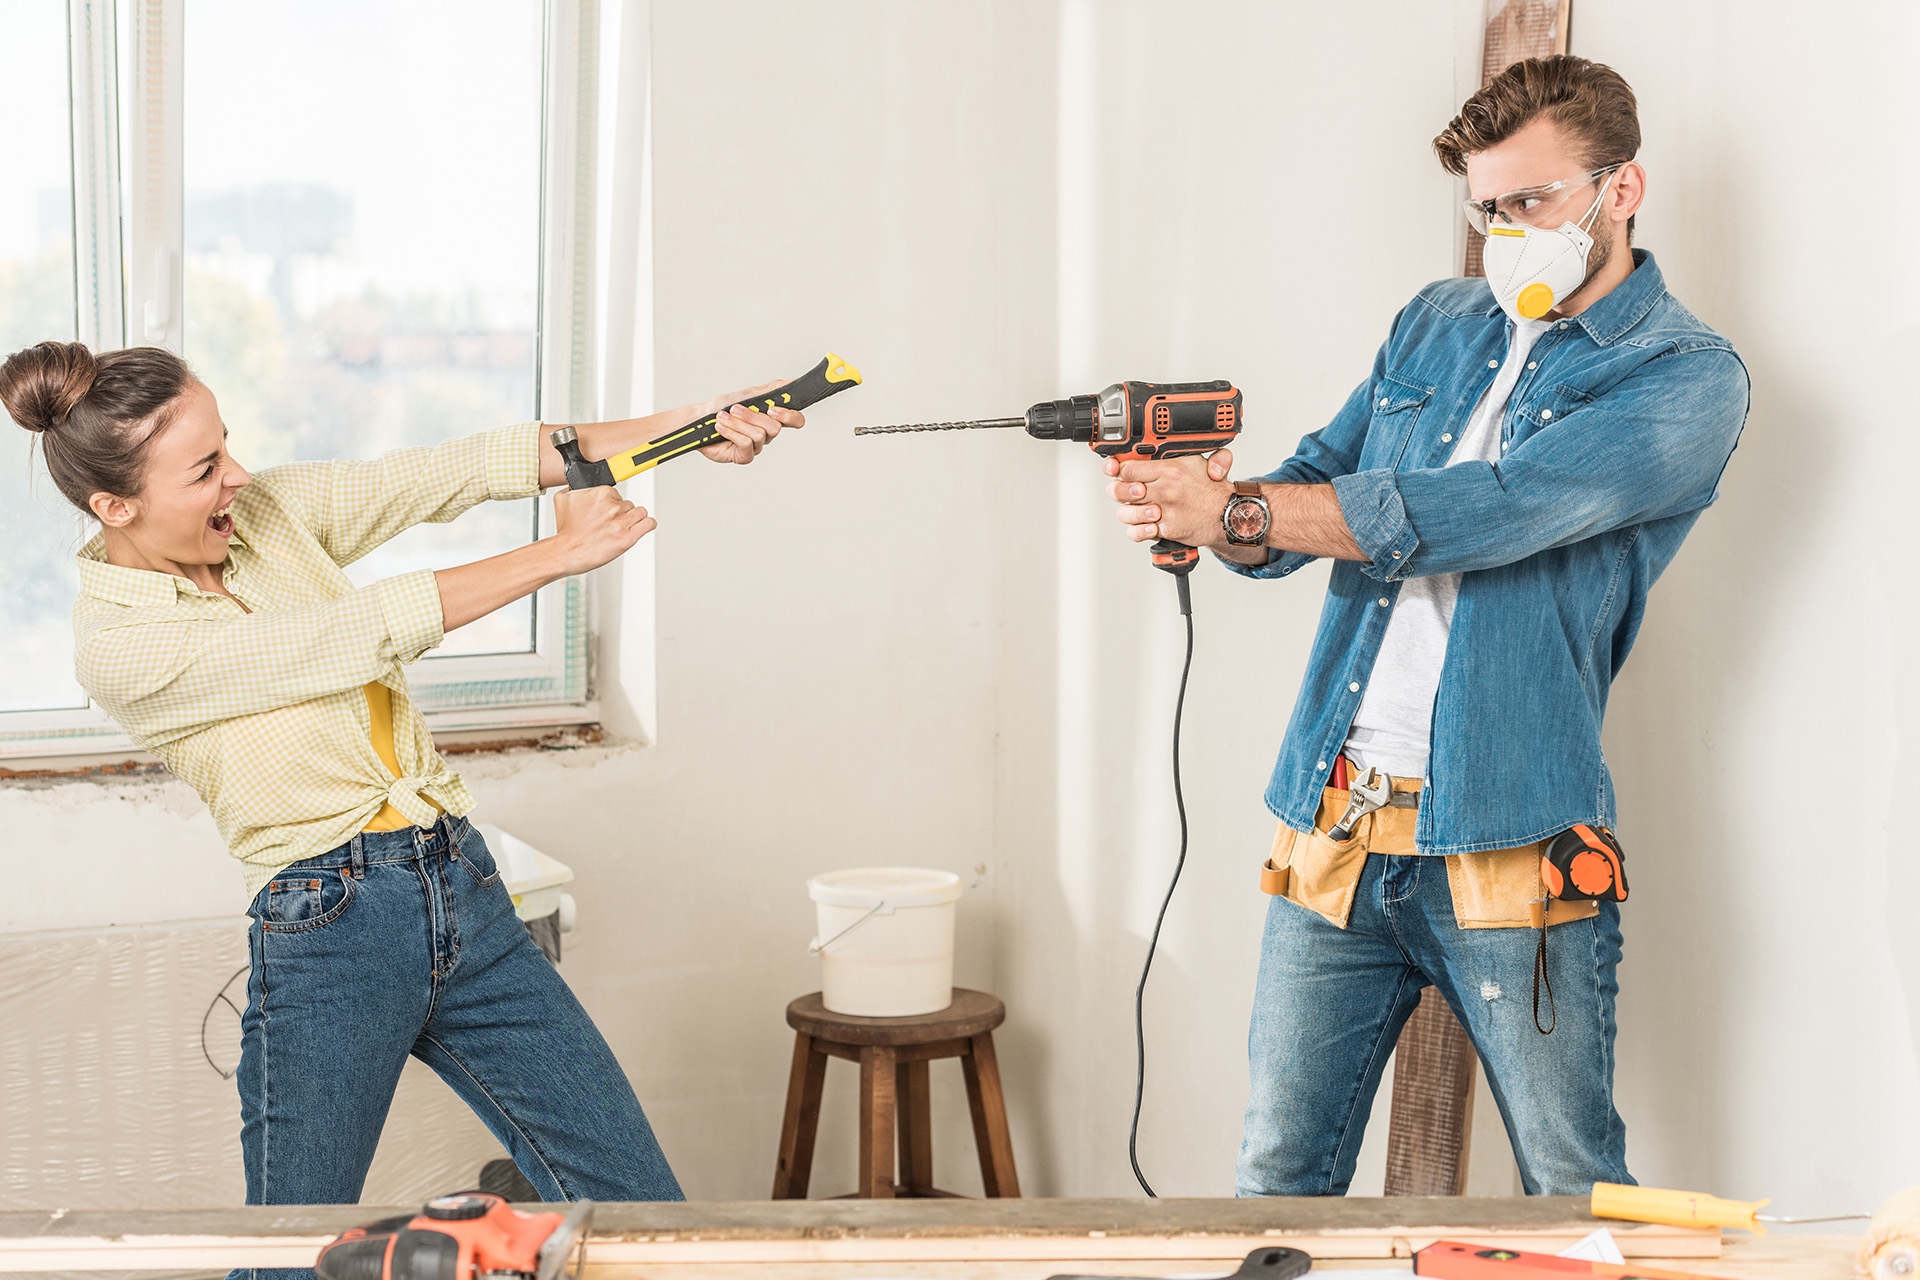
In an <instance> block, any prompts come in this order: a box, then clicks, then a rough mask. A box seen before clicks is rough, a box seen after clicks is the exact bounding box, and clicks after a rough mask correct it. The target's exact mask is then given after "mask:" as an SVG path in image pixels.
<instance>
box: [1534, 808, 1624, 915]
mask: <svg viewBox="0 0 1920 1280" xmlns="http://www.w3.org/2000/svg"><path fill="white" fill-rule="evenodd" d="M1540 883H1541V884H1543V885H1545V886H1546V889H1547V895H1548V896H1549V897H1554V898H1560V899H1562V900H1564V901H1568V902H1625V901H1626V900H1627V866H1626V854H1624V853H1622V852H1621V850H1620V842H1619V841H1618V840H1615V839H1614V838H1613V832H1611V831H1609V830H1607V829H1606V828H1605V827H1590V826H1588V825H1587V824H1586V823H1584V822H1582V823H1577V824H1575V825H1574V826H1571V827H1568V828H1567V829H1566V830H1565V831H1562V832H1561V833H1560V834H1559V835H1557V836H1555V837H1554V838H1553V839H1552V840H1549V841H1548V842H1547V848H1546V851H1545V852H1544V853H1542V854H1541V855H1540Z"/></svg>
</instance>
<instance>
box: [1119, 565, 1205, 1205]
mask: <svg viewBox="0 0 1920 1280" xmlns="http://www.w3.org/2000/svg"><path fill="white" fill-rule="evenodd" d="M1177 581H1178V582H1179V583H1180V612H1181V613H1182V614H1184V615H1185V616H1186V619H1187V657H1186V661H1184V662H1182V663H1181V664H1180V696H1179V697H1178V699H1176V700H1175V702H1174V704H1173V804H1174V808H1176V809H1178V810H1179V811H1180V857H1179V858H1178V859H1177V860H1176V861H1175V862H1174V864H1173V879H1172V880H1170V881H1168V882H1167V896H1166V897H1164V898H1162V899H1161V900H1160V914H1159V915H1157V916H1155V917H1154V919H1153V936H1152V937H1151V938H1149V939H1148V940H1147V959H1146V963H1145V964H1143V965H1141V966H1140V985H1139V986H1138V987H1136V988H1135V989H1134V992H1133V1042H1134V1050H1135V1058H1134V1061H1135V1063H1136V1067H1135V1071H1134V1077H1133V1127H1132V1128H1131V1129H1130V1130H1129V1131H1128V1133H1127V1160H1128V1161H1129V1162H1130V1163H1131V1164H1132V1165H1133V1176H1134V1179H1135V1180H1136V1181H1137V1182H1139V1184H1140V1189H1141V1190H1142V1191H1144V1192H1146V1193H1147V1194H1148V1195H1149V1196H1151V1197H1153V1198H1154V1199H1156V1200H1158V1199H1159V1198H1160V1193H1159V1192H1157V1191H1155V1190H1154V1189H1153V1185H1152V1184H1151V1183H1149V1182H1148V1181H1147V1175H1146V1174H1144V1173H1142V1172H1140V1103H1141V1101H1142V1100H1143V1099H1144V1098H1145V1097H1146V1092H1147V1015H1146V998H1147V975H1148V974H1149V973H1151V972H1153V953H1154V951H1155V950H1157V949H1158V948H1159V946H1160V926H1161V925H1163V924H1165V923H1166V920H1167V908H1168V907H1169V906H1171V905H1172V903H1173V891H1174V890H1175V889H1176V888H1178V887H1179V886H1180V872H1181V871H1182V870H1184V869H1185V868H1186V865H1187V801H1186V797H1185V796H1184V795H1182V794H1181V791H1180V717H1181V716H1182V715H1183V714H1184V713H1185V712H1186V709H1187V673H1188V672H1189V671H1191V670H1192V669H1193V608H1192V606H1191V604H1190V602H1189V598H1188V594H1187V578H1186V575H1185V574H1184V573H1183V574H1181V575H1179V577H1178V579H1177Z"/></svg>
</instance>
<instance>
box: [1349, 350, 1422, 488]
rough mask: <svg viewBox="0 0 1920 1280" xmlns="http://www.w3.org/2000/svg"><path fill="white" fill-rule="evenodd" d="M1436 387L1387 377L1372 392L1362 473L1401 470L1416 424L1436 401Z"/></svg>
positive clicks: (1362, 456) (1361, 461)
mask: <svg viewBox="0 0 1920 1280" xmlns="http://www.w3.org/2000/svg"><path fill="white" fill-rule="evenodd" d="M1433 390H1434V389H1433V388H1432V387H1429V386H1424V385H1422V384H1420V383H1416V382H1409V381H1406V380H1405V379H1403V378H1400V377H1397V376H1396V375H1394V374H1391V373H1390V374H1387V375H1386V376H1384V377H1382V378H1381V379H1380V382H1379V384H1378V385H1377V386H1375V387H1374V389H1373V416H1372V419H1371V421H1369V422H1368V424H1367V443H1366V445H1365V446H1364V447H1363V448H1362V449H1361V450H1360V470H1362V471H1373V470H1380V469H1384V470H1390V471H1397V470H1399V468H1400V460H1401V458H1402V457H1404V456H1405V454H1406V450H1407V441H1408V440H1410V439H1412V438H1413V428H1414V424H1415V423H1417V422H1419V421H1420V413H1421V411H1422V410H1423V409H1425V408H1426V407H1427V401H1429V400H1431V399H1432V398H1433Z"/></svg>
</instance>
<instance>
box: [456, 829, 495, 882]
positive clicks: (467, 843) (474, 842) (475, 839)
mask: <svg viewBox="0 0 1920 1280" xmlns="http://www.w3.org/2000/svg"><path fill="white" fill-rule="evenodd" d="M453 856H454V858H455V859H456V860H457V861H458V862H459V863H460V865H461V866H463V867H465V868H466V869H467V874H468V875H470V876H472V877H473V882H474V883H475V884H477V885H479V886H481V887H482V888H485V887H486V886H487V885H490V884H492V883H494V882H495V881H496V880H498V879H499V878H500V868H499V867H497V866H495V865H494V861H493V850H491V849H489V848H487V842H486V840H485V839H483V838H482V837H481V835H480V832H479V829H478V828H476V827H473V826H471V825H470V826H468V827H467V829H466V831H465V833H464V834H462V835H461V836H460V837H459V838H458V839H456V840H454V841H453Z"/></svg>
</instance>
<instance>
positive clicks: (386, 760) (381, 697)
mask: <svg viewBox="0 0 1920 1280" xmlns="http://www.w3.org/2000/svg"><path fill="white" fill-rule="evenodd" d="M366 695H367V718H368V720H369V721H370V723H371V734H370V736H371V737H372V738H373V754H375V755H377V756H379V757H380V763H381V764H383V765H385V766H387V772H388V773H390V774H392V775H393V776H394V777H396V778H398V777H399V776H400V762H399V760H398V759H397V758H396V757H395V755H394V753H393V694H391V693H390V692H388V690H387V686H385V685H383V684H381V683H380V682H379V681H378V680H369V681H367V685H366ZM423 798H424V799H425V800H426V802H427V803H428V804H432V805H433V807H434V808H435V809H439V808H440V806H439V805H438V804H434V800H433V797H432V796H425V797H423ZM412 825H413V823H411V822H409V821H408V820H407V815H406V814H404V813H401V812H400V811H399V810H398V809H396V808H394V807H393V801H391V800H389V801H387V802H386V803H385V804H383V805H381V806H380V812H378V813H376V814H374V815H373V820H372V821H371V822H369V823H367V825H366V826H364V827H362V828H360V829H361V830H362V831H398V830H400V828H402V827H410V826H412Z"/></svg>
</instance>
